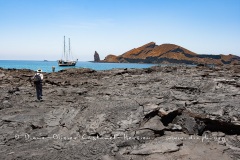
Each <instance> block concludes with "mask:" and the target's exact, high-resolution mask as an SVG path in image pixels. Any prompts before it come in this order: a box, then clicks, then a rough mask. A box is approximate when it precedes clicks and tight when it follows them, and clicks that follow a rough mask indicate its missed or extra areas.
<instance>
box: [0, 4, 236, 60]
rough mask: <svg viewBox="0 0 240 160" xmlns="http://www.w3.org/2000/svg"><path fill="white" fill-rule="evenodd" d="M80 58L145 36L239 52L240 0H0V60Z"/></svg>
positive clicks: (136, 43) (135, 43) (120, 48)
mask: <svg viewBox="0 0 240 160" xmlns="http://www.w3.org/2000/svg"><path fill="white" fill-rule="evenodd" d="M64 36H66V41H67V40H68V38H70V39H71V51H72V53H73V55H74V57H76V58H78V59H79V61H91V60H93V57H94V56H93V55H94V52H95V51H97V52H98V53H99V55H100V59H104V58H105V57H106V56H107V55H109V54H114V55H121V54H123V53H125V52H127V51H129V50H131V49H133V48H137V47H140V46H142V45H144V44H146V43H149V42H155V43H156V44H157V45H161V44H164V43H171V44H176V45H179V46H182V47H184V48H186V49H189V50H191V51H193V52H195V53H198V54H235V55H238V56H240V0H0V60H45V59H46V60H58V59H60V58H61V56H62V53H63V37H64Z"/></svg>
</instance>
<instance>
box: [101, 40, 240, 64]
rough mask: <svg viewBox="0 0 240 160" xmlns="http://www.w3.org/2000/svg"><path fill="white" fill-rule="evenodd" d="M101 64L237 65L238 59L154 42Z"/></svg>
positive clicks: (109, 57) (107, 59) (112, 57)
mask: <svg viewBox="0 0 240 160" xmlns="http://www.w3.org/2000/svg"><path fill="white" fill-rule="evenodd" d="M102 62H114V63H165V64H168V63H174V64H211V65H212V64H214V65H222V64H239V62H240V57H238V56H235V55H232V54H229V55H223V54H221V55H211V54H197V53H194V52H192V51H190V50H188V49H186V48H183V47H181V46H178V45H175V44H162V45H156V43H154V42H150V43H147V44H145V45H143V46H141V47H138V48H134V49H131V50H130V51H127V52H125V53H123V54H122V55H120V56H116V55H112V54H111V55H108V56H106V57H105V59H104V60H103V61H102Z"/></svg>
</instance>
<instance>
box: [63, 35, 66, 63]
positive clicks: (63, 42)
mask: <svg viewBox="0 0 240 160" xmlns="http://www.w3.org/2000/svg"><path fill="white" fill-rule="evenodd" d="M63 57H64V58H66V55H65V36H64V41H63Z"/></svg>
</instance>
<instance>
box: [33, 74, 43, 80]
mask: <svg viewBox="0 0 240 160" xmlns="http://www.w3.org/2000/svg"><path fill="white" fill-rule="evenodd" d="M35 75H39V76H40V77H41V80H43V74H42V73H40V72H38V73H36V74H35Z"/></svg>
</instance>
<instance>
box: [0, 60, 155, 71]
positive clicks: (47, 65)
mask: <svg viewBox="0 0 240 160" xmlns="http://www.w3.org/2000/svg"><path fill="white" fill-rule="evenodd" d="M154 65H155V64H137V63H94V62H82V61H78V63H77V64H76V66H74V67H73V66H72V67H59V66H58V63H57V61H30V60H26V61H25V60H0V67H2V68H6V69H7V68H15V69H31V70H34V71H36V70H38V69H42V70H43V72H52V66H55V72H57V71H59V70H62V69H66V68H90V69H93V70H110V69H113V68H149V67H151V66H154Z"/></svg>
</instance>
